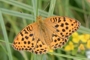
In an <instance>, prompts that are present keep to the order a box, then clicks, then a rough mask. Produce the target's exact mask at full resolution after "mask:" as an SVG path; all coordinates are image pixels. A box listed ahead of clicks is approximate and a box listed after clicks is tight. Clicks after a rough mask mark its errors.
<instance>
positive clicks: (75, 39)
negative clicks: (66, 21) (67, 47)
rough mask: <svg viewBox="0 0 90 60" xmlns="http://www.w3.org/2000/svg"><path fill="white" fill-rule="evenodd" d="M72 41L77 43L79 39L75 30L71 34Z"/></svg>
mask: <svg viewBox="0 0 90 60" xmlns="http://www.w3.org/2000/svg"><path fill="white" fill-rule="evenodd" d="M72 37H73V38H72V41H73V42H74V43H78V42H79V41H80V38H79V35H78V33H77V32H75V33H73V34H72Z"/></svg>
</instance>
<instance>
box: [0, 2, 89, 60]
mask: <svg viewBox="0 0 90 60" xmlns="http://www.w3.org/2000/svg"><path fill="white" fill-rule="evenodd" d="M37 13H38V14H39V15H40V16H42V17H44V18H46V17H49V16H53V15H58V16H68V17H70V18H75V19H76V20H78V21H79V22H80V23H81V26H80V29H79V30H78V31H77V32H75V33H74V34H73V35H72V36H71V37H70V38H69V42H67V44H66V45H65V46H64V47H63V48H60V49H56V50H55V51H54V52H51V53H47V54H42V55H36V54H33V53H30V52H26V51H20V52H19V51H16V50H14V49H13V47H12V46H11V45H12V42H13V40H14V38H15V36H16V35H17V34H18V33H19V32H20V30H22V29H23V28H24V27H25V26H27V25H28V24H30V23H33V22H34V21H35V20H36V16H37ZM89 28H90V0H0V60H87V59H90V57H89V56H90V50H89V49H90V29H89Z"/></svg>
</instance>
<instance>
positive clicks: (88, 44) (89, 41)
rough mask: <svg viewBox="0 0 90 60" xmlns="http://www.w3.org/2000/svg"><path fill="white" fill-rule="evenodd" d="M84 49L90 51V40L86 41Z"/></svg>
mask: <svg viewBox="0 0 90 60" xmlns="http://www.w3.org/2000/svg"><path fill="white" fill-rule="evenodd" d="M86 47H87V48H88V49H90V40H88V41H87V44H86Z"/></svg>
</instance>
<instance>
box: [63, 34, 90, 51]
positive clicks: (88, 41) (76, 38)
mask: <svg viewBox="0 0 90 60" xmlns="http://www.w3.org/2000/svg"><path fill="white" fill-rule="evenodd" d="M74 49H77V50H78V51H81V50H85V49H90V35H89V34H78V33H77V32H75V33H73V34H72V39H71V41H69V43H68V44H67V45H66V46H65V48H64V50H65V51H71V50H74Z"/></svg>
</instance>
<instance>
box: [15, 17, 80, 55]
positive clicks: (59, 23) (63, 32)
mask: <svg viewBox="0 0 90 60" xmlns="http://www.w3.org/2000/svg"><path fill="white" fill-rule="evenodd" d="M79 26H80V23H79V22H78V21H76V20H75V19H72V18H68V17H61V16H53V17H49V18H46V19H45V20H42V18H41V17H38V18H37V22H35V23H32V24H30V25H28V26H26V27H25V28H24V29H23V30H22V31H21V32H20V33H19V34H18V35H17V36H16V37H15V39H14V43H13V47H14V48H15V49H16V50H26V51H30V52H33V53H36V54H44V53H46V52H48V51H49V50H50V49H52V50H54V49H57V48H60V47H62V46H63V45H64V44H65V43H66V42H67V40H68V37H69V36H70V35H71V34H72V33H73V32H75V31H76V30H77V29H78V28H79Z"/></svg>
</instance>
